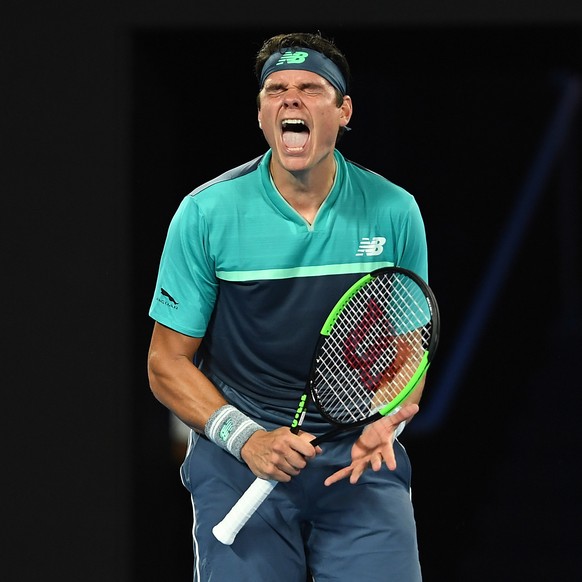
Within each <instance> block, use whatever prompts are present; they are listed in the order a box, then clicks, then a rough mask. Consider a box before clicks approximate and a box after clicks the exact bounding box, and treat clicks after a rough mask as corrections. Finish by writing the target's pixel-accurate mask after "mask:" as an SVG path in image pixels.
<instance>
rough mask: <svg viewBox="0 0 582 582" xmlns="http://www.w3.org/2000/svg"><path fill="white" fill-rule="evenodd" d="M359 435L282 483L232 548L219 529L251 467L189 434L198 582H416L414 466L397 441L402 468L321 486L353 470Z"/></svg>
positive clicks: (327, 446) (329, 447) (185, 475)
mask: <svg viewBox="0 0 582 582" xmlns="http://www.w3.org/2000/svg"><path fill="white" fill-rule="evenodd" d="M354 438H355V436H354V434H353V433H352V434H351V435H350V434H348V435H345V436H344V437H342V438H340V439H338V440H335V441H334V442H331V443H324V444H322V448H323V449H324V452H323V454H321V455H319V456H318V457H317V458H316V459H314V460H313V461H311V462H310V463H309V465H308V467H307V468H306V469H304V470H303V471H302V472H301V474H300V475H299V476H297V477H294V478H293V479H292V480H291V481H290V482H289V483H279V484H278V485H277V487H275V489H274V490H273V491H272V493H271V494H270V496H269V497H268V498H267V500H266V501H265V502H264V503H263V504H262V506H261V507H260V509H259V510H258V512H257V513H255V515H254V516H253V517H252V518H251V519H250V520H249V521H248V523H247V524H246V525H245V526H244V528H243V529H242V530H241V531H240V532H239V534H238V536H237V538H236V539H235V541H234V543H233V544H232V545H231V546H225V545H223V544H221V543H220V542H218V541H217V540H216V539H215V538H214V536H213V534H212V528H213V527H214V525H215V524H216V523H218V522H219V521H220V520H221V519H222V518H223V517H224V516H225V515H226V513H227V512H228V511H229V510H230V508H231V507H232V505H233V504H234V503H235V502H236V501H237V500H238V498H239V497H240V496H241V494H242V493H243V492H244V491H245V490H246V488H247V487H248V486H249V485H250V484H251V483H252V481H253V480H254V478H255V477H254V475H253V474H252V472H251V471H250V470H249V468H248V467H247V466H246V465H245V464H244V463H240V462H239V461H237V460H236V459H235V458H234V457H233V456H231V455H230V454H229V453H227V452H225V451H223V450H222V449H221V448H219V447H217V446H216V445H215V444H213V443H211V442H209V441H208V440H206V439H205V438H203V437H200V436H199V435H197V434H195V433H192V436H191V443H190V447H189V451H188V454H187V456H186V459H185V461H184V464H183V465H182V469H181V474H182V481H183V483H184V485H185V486H186V488H187V489H188V490H189V491H190V493H191V496H192V505H193V510H194V527H193V542H194V582H207V581H217V582H221V581H224V580H236V581H237V582H275V581H276V582H305V579H306V573H307V571H308V570H309V571H310V572H311V573H312V576H313V579H314V580H315V581H316V582H331V581H334V582H340V581H345V582H353V581H355V580H357V581H358V582H381V581H386V582H389V581H395V582H417V581H420V580H421V573H420V565H419V559H418V549H417V540H416V526H415V522H414V515H413V509H412V503H411V499H410V462H409V460H408V456H407V454H406V451H405V450H404V447H403V446H402V445H401V444H400V443H399V442H398V441H396V442H395V445H394V448H395V452H396V460H397V463H398V468H397V470H396V471H394V472H392V471H389V470H388V469H386V468H385V467H383V469H382V470H381V471H379V472H378V473H375V472H373V471H371V470H368V471H366V472H365V473H364V475H362V477H361V478H360V481H359V482H358V483H357V484H356V485H350V483H349V482H348V481H347V480H342V481H340V482H339V483H336V484H334V485H332V486H330V487H325V486H324V485H323V481H324V479H325V478H326V477H328V476H329V475H331V474H332V473H333V472H335V471H336V470H337V469H339V468H342V467H345V466H347V465H349V464H350V450H351V446H352V444H353V442H354Z"/></svg>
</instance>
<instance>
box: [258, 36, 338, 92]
mask: <svg viewBox="0 0 582 582" xmlns="http://www.w3.org/2000/svg"><path fill="white" fill-rule="evenodd" d="M284 50H285V52H284V53H281V52H279V51H277V52H274V53H273V54H272V55H271V56H270V57H269V58H268V59H267V60H266V62H265V64H264V65H263V70H262V71H261V79H260V87H261V89H262V87H263V85H264V84H265V80H266V79H267V77H268V76H269V75H270V74H271V73H275V72H277V71H285V70H287V69H293V70H301V71H310V72H312V73H316V74H318V75H320V76H321V77H323V78H324V79H327V80H328V81H329V82H330V83H331V84H332V85H333V86H334V87H335V88H336V89H337V90H338V91H339V92H340V93H341V94H342V95H345V94H346V93H347V87H346V80H345V79H344V76H343V75H342V73H341V71H340V70H339V68H338V66H337V65H336V64H335V63H334V62H333V61H332V60H331V59H328V58H327V57H326V56H325V55H324V54H322V53H320V52H318V51H316V50H313V49H307V48H303V47H285V49H284Z"/></svg>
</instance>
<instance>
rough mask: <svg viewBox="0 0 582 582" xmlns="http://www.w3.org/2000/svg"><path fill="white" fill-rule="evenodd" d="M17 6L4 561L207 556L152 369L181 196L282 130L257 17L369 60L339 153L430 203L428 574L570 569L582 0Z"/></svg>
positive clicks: (420, 478)
mask: <svg viewBox="0 0 582 582" xmlns="http://www.w3.org/2000/svg"><path fill="white" fill-rule="evenodd" d="M380 5H381V6H382V8H379V6H380ZM437 5H438V10H437V8H436V7H437ZM3 6H4V8H3V12H4V13H5V15H4V17H3V18H2V19H0V33H1V34H2V39H3V48H2V57H1V58H0V63H1V66H2V70H1V73H2V77H1V79H2V91H1V95H2V97H1V101H0V104H1V105H2V112H1V125H0V148H1V149H0V154H1V158H0V159H1V160H2V172H1V182H0V186H1V193H2V212H1V216H2V255H3V264H4V266H5V267H7V268H6V269H5V274H4V276H3V280H4V294H3V305H4V313H5V317H4V322H5V323H4V325H3V330H4V334H5V338H4V342H3V346H4V348H3V350H2V354H3V357H2V364H3V366H2V368H3V374H2V387H3V391H4V394H5V398H4V399H3V402H4V405H3V407H2V411H3V422H2V423H0V424H1V426H2V436H3V438H2V444H3V447H2V451H3V455H2V467H3V472H2V475H3V496H2V507H3V510H2V514H3V515H2V520H1V523H2V528H1V531H2V536H3V541H4V544H3V546H4V549H3V558H2V560H1V561H0V573H1V575H2V579H3V580H10V581H12V580H13V581H18V582H21V581H22V582H27V581H29V580H31V581H32V580H38V579H41V578H42V579H55V580H61V581H69V580H70V581H80V580H82V581H88V582H89V581H91V582H92V581H99V582H101V581H105V580H107V581H120V582H133V581H137V580H139V581H150V580H151V581H154V580H156V581H157V580H163V581H176V582H179V581H182V580H188V579H190V561H191V550H190V505H189V500H188V497H187V495H186V494H185V492H184V491H183V490H182V488H181V485H180V483H179V478H178V472H177V471H178V463H177V461H176V459H175V457H174V456H173V455H172V448H171V447H172V443H171V441H170V436H169V429H168V415H167V414H166V412H165V410H164V409H163V408H162V407H161V405H159V404H158V403H157V402H156V401H155V400H154V398H153V396H152V395H151V393H150V392H149V389H148V386H147V378H146V375H145V356H146V352H147V345H148V341H149V333H150V331H151V322H150V321H149V319H148V317H147V309H148V306H149V302H150V298H151V296H152V293H153V285H154V278H155V274H156V268H157V262H158V259H159V254H160V251H161V246H162V244H163V239H164V236H165V230H166V228H167V225H168V221H169V219H170V218H171V216H172V214H173V212H174V210H175V208H176V206H177V204H178V202H179V201H180V200H181V198H182V197H183V196H184V195H185V194H187V193H188V192H189V191H190V190H192V189H193V188H194V187H195V186H197V185H198V184H200V183H201V182H203V181H205V180H207V179H210V178H212V177H214V176H215V175H217V174H218V173H220V172H222V171H224V170H226V169H228V168H230V167H232V166H234V165H237V164H240V163H243V162H245V161H247V160H248V159H250V158H251V157H254V156H256V155H258V154H260V153H262V152H263V151H264V149H265V144H264V142H263V139H262V136H261V134H260V132H259V130H258V128H257V124H256V115H255V93H256V84H255V80H254V78H253V75H252V62H253V54H254V52H255V51H256V50H257V49H258V47H259V45H260V43H261V41H262V40H263V39H264V38H266V37H267V36H271V35H272V34H276V33H278V32H282V31H290V30H310V31H311V30H316V29H320V30H322V32H323V33H325V34H327V35H329V36H332V37H334V38H335V39H336V41H337V43H338V45H339V46H340V47H341V48H342V49H343V50H344V52H345V53H346V54H347V56H348V59H349V60H350V63H351V65H352V69H353V76H354V79H353V87H352V92H351V93H352V97H353V99H354V117H353V120H352V123H351V124H350V125H351V126H352V128H353V131H352V132H351V133H350V134H349V135H347V136H346V137H345V138H344V141H343V142H342V143H341V145H340V149H341V151H342V152H343V153H344V154H345V155H346V156H347V157H348V158H350V159H352V160H354V161H357V162H359V163H361V164H363V165H365V166H367V167H369V168H371V169H373V170H375V171H377V172H379V173H381V174H383V175H385V176H386V177H388V178H389V179H391V180H392V181H394V182H396V183H397V184H399V185H401V186H403V187H405V188H406V189H408V190H409V191H410V192H412V193H413V194H414V195H415V196H416V198H417V200H418V202H419V204H420V206H421V209H422V210H423V214H424V217H425V222H426V226H427V232H428V237H429V245H430V261H431V284H432V286H433V288H434V290H435V293H436V294H437V297H438V298H439V303H440V307H441V311H442V318H443V338H442V343H441V346H440V348H439V354H438V358H437V360H436V361H435V364H434V367H433V371H432V372H431V377H430V383H429V387H428V388H427V392H426V397H425V399H424V400H423V408H422V412H421V414H420V415H419V416H418V418H417V419H416V420H415V423H414V424H413V425H411V426H410V427H409V429H408V430H407V432H406V433H405V436H404V437H403V441H404V443H405V445H406V446H407V449H408V451H409V453H410V455H411V457H412V461H413V467H414V482H413V497H414V501H415V506H416V512H417V522H418V530H419V539H420V548H421V554H422V558H423V565H424V572H425V579H426V580H427V581H428V582H431V581H441V580H443V581H444V580H446V581H456V580H459V581H480V580H500V581H504V580H531V581H537V580H539V581H545V580H560V581H569V580H578V579H579V577H580V572H581V560H580V557H579V550H578V548H577V545H578V541H579V539H580V527H579V523H580V519H579V518H580V514H581V512H580V480H579V477H578V474H577V470H576V465H577V463H578V459H579V458H580V453H581V451H580V448H581V447H580V437H579V429H578V424H577V420H578V413H579V411H580V404H581V402H580V400H581V398H580V385H579V380H578V374H577V373H575V372H574V370H575V368H576V358H577V357H578V348H579V347H580V343H581V342H580V340H581V337H580V335H581V334H580V323H581V321H580V320H581V314H580V309H579V308H577V307H576V306H575V301H578V300H579V299H580V288H581V287H580V285H581V273H580V264H581V260H580V259H581V256H580V239H579V224H580V212H581V211H580V203H579V198H580V194H581V183H580V176H579V174H578V172H579V169H578V168H579V166H580V162H581V161H582V160H581V157H582V155H581V145H582V144H581V131H580V130H581V116H580V114H579V112H580V110H581V109H582V106H581V103H580V86H579V83H580V75H581V74H582V71H581V68H582V6H580V5H579V3H569V2H560V1H555V2H552V3H541V2H538V3H535V2H519V1H518V0H511V1H505V2H501V1H497V2H484V1H483V2H481V1H479V2H473V3H467V2H465V3H461V2H442V3H441V2H439V3H438V4H437V3H432V2H429V1H428V0H425V1H420V0H416V1H409V2H407V3H399V2H388V3H382V4H381V3H374V2H367V1H361V2H358V3H357V5H354V4H353V3H348V2H342V1H339V0H338V1H336V2H318V3H313V6H311V7H310V8H309V16H306V14H305V12H306V10H307V8H306V6H303V5H301V6H291V5H285V6H280V7H279V8H278V11H279V12H278V13H277V14H271V12H272V11H273V7H272V4H271V3H266V2H258V1H255V2H252V1H251V2H246V3H234V2H222V3H214V4H213V5H211V6H205V5H204V4H196V5H195V4H194V3H193V2H191V3H186V2H183V3H181V2H165V3H159V4H156V3H153V2H150V3H145V2H140V3H138V2H132V1H130V0H125V1H123V2H113V1H105V2H99V3H98V2H85V3H82V4H81V3H75V2H61V3H59V4H58V5H52V4H51V5H49V3H46V5H43V6H44V7H41V6H40V5H38V4H34V3H31V2H19V3H16V2H11V1H9V2H6V3H4V5H3ZM284 11H288V12H289V14H288V15H285V14H284ZM561 114H563V117H558V121H560V120H562V122H563V123H562V124H560V123H558V124H555V123H553V121H554V120H555V119H556V115H561ZM556 128H557V130H558V131H553V132H552V131H551V130H556ZM560 130H561V131H560ZM548 132H549V136H550V138H549V139H546V137H547V136H548ZM544 170H547V171H544ZM536 172H537V173H536ZM520 204H522V206H520ZM520 227H521V228H520ZM512 228H513V230H512ZM506 233H517V234H519V235H521V236H515V237H513V238H512V237H511V236H508V237H507V236H506ZM504 260H505V261H506V262H505V263H504V262H503V261H504ZM500 261H501V264H502V266H503V267H504V268H503V269H499V268H496V269H494V270H493V271H492V270H491V269H493V267H492V265H498V264H499V262H500ZM505 267H506V268H507V270H506V269H505ZM491 272H496V273H499V277H494V276H491ZM483 289H486V290H487V289H491V291H490V292H489V293H488V295H487V296H486V297H483V296H482V291H483ZM475 314H477V315H478V317H477V323H476V324H475V325H474V326H473V327H469V328H468V326H467V323H468V322H471V321H473V316H474V315H475ZM462 348H466V349H465V350H463V349H462ZM499 395H501V400H499ZM441 405H442V406H441ZM384 570H386V567H385V566H382V567H381V568H380V571H384ZM380 579H382V578H381V577H380V576H379V580H380Z"/></svg>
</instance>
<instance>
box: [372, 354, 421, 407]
mask: <svg viewBox="0 0 582 582" xmlns="http://www.w3.org/2000/svg"><path fill="white" fill-rule="evenodd" d="M429 366H430V362H429V361H428V352H424V356H423V357H422V360H421V361H420V364H419V365H418V368H417V370H416V372H415V373H414V374H413V376H412V378H410V381H409V382H408V384H407V385H406V386H405V387H404V389H403V390H402V391H401V392H400V394H398V396H396V398H395V399H394V400H392V402H390V403H388V404H387V405H386V406H384V408H381V409H380V410H379V413H380V414H381V415H382V416H386V415H387V414H388V413H390V412H392V411H393V410H394V409H395V408H396V407H397V406H398V405H400V404H401V403H402V401H403V400H405V399H406V398H407V397H408V395H409V394H410V393H411V392H412V391H413V390H414V389H415V388H416V386H417V384H418V383H419V382H420V380H421V378H422V377H423V376H424V375H425V373H426V372H427V370H428V367H429Z"/></svg>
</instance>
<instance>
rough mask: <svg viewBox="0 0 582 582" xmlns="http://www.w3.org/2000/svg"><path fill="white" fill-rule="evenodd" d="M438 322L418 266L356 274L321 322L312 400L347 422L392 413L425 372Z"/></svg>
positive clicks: (340, 423) (328, 415)
mask: <svg viewBox="0 0 582 582" xmlns="http://www.w3.org/2000/svg"><path fill="white" fill-rule="evenodd" d="M439 329H440V317H439V310H438V305H437V302H436V298H435V296H434V294H433V292H432V290H431V289H430V287H429V286H428V285H427V284H426V282H425V281H424V280H423V279H422V278H421V277H419V276H418V275H417V274H416V273H414V272H412V271H410V270H408V269H404V268H401V267H387V268H383V269H378V270H376V271H374V272H372V273H370V274H368V275H366V276H364V277H362V278H361V279H359V280H358V281H357V282H356V283H355V284H354V285H353V286H352V287H350V289H348V291H346V293H345V294H344V295H343V296H342V297H341V298H340V300H339V301H338V302H337V304H336V306H335V307H334V309H333V310H332V311H331V313H330V315H329V317H328V318H327V320H326V321H325V323H324V325H323V327H322V329H321V332H320V338H319V341H318V344H317V348H316V350H315V355H314V358H313V361H312V366H311V373H310V379H309V384H308V385H309V392H310V396H311V400H312V401H313V402H314V403H315V405H316V406H317V408H318V410H319V412H320V414H321V415H322V416H323V417H324V418H325V419H326V420H328V421H329V422H330V423H331V424H333V425H335V426H337V427H342V428H345V429H349V428H352V427H357V426H361V425H364V424H368V423H369V422H373V421H374V420H377V419H378V418H381V417H382V416H386V415H387V414H390V413H391V412H394V411H395V409H397V408H398V407H399V406H400V404H401V403H402V402H403V401H404V400H405V399H406V398H407V397H408V396H409V395H410V393H411V392H412V391H413V390H414V388H416V386H418V384H419V382H420V380H421V379H422V377H423V376H424V374H425V373H426V371H427V369H428V367H429V365H430V363H431V361H432V359H433V357H434V354H435V352H436V348H437V345H438V340H439Z"/></svg>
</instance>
